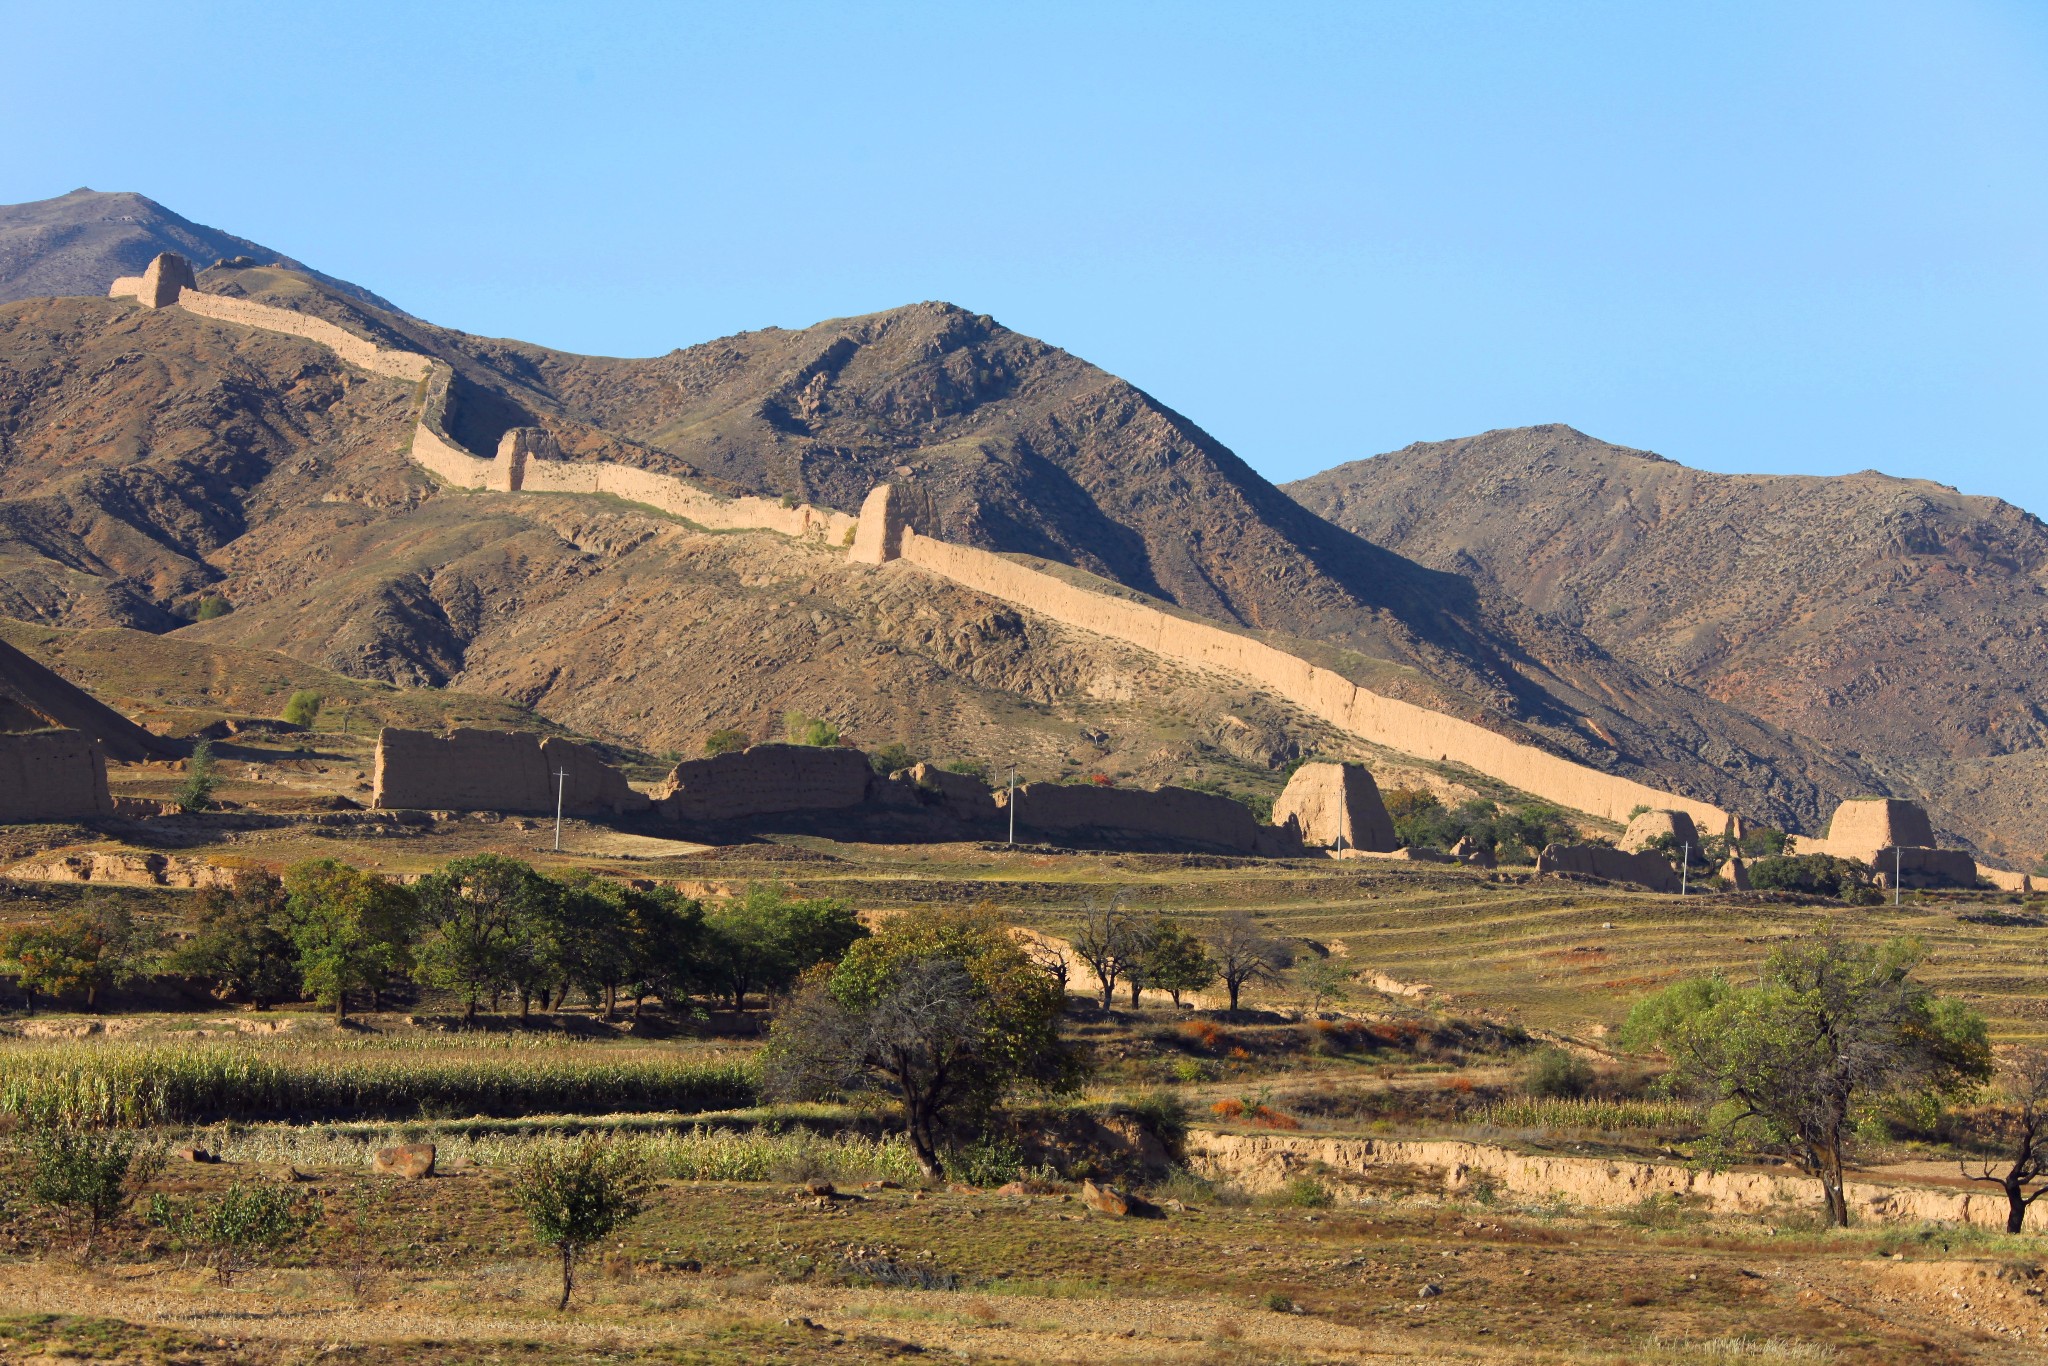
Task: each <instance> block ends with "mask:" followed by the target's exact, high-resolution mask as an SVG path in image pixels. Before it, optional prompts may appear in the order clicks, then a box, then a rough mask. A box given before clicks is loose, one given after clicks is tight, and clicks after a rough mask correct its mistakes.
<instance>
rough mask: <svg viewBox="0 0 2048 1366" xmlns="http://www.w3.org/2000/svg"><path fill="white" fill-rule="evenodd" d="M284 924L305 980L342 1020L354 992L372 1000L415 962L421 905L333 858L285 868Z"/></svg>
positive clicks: (406, 892)
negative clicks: (414, 944)
mask: <svg viewBox="0 0 2048 1366" xmlns="http://www.w3.org/2000/svg"><path fill="white" fill-rule="evenodd" d="M284 892H285V923H286V925H287V926H288V927H289V933H290V936H291V942H292V948H293V950H294V951H295V953H296V955H297V966H298V972H299V977H300V980H301V981H302V982H303V983H304V984H305V989H306V990H307V991H310V992H311V993H312V994H313V998H314V999H315V1000H317V1001H319V1002H320V1003H321V1004H322V1005H331V1006H333V1007H334V1018H335V1021H336V1022H337V1023H339V1022H340V1021H343V1020H345V1019H347V1018H348V998H349V996H350V994H351V993H356V992H369V993H371V995H372V997H373V998H374V996H375V993H376V992H378V991H380V990H381V989H382V988H383V987H384V985H385V984H386V983H387V982H389V981H390V980H391V978H392V977H393V976H395V975H396V974H398V973H401V972H403V971H405V969H406V968H407V967H408V966H409V965H410V961H411V959H410V953H409V945H410V942H411V938H412V930H413V924H414V921H415V919H416V918H417V915H418V909H419V908H418V904H417V903H416V902H415V900H414V898H413V894H412V892H411V891H409V890H408V889H406V888H404V887H401V886H399V885H398V884H396V883H394V882H390V881H387V880H386V879H384V878H381V877H378V876H377V875H376V874H374V873H366V872H364V871H362V870H361V869H359V868H351V867H349V866H348V865H347V864H345V863H341V862H338V861H336V860H334V859H314V860H311V861H309V862H306V863H298V864H294V865H293V866H291V867H290V868H287V869H286V870H285V874H284Z"/></svg>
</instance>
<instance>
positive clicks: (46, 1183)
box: [28, 1125, 163, 1262]
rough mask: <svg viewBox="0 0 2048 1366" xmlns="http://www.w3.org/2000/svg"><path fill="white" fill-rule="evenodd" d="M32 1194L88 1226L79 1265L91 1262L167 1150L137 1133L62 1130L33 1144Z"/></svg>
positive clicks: (34, 1138)
mask: <svg viewBox="0 0 2048 1366" xmlns="http://www.w3.org/2000/svg"><path fill="white" fill-rule="evenodd" d="M28 1159H29V1174H28V1194H29V1198H30V1199H32V1200H34V1201H35V1202H36V1203H38V1204H42V1205H52V1206H54V1207H56V1208H57V1209H59V1210H62V1211H64V1212H65V1213H66V1214H70V1215H74V1216H76V1217H78V1218H81V1219H83V1220H84V1221H85V1246H84V1249H83V1250H82V1251H81V1252H80V1253H79V1260H80V1261H82V1262H90V1261H91V1260H92V1254H93V1247H94V1244H96V1243H97V1242H98V1240H99V1236H100V1231H101V1230H102V1229H104V1228H105V1227H106V1226H107V1225H108V1224H110V1223H112V1222H113V1221H114V1220H115V1219H118V1218H119V1217H120V1216H121V1212H122V1211H123V1210H125V1209H127V1208H128V1206H129V1205H130V1204H131V1203H132V1202H133V1201H134V1199H135V1195H136V1190H137V1188H138V1187H139V1186H141V1185H142V1184H143V1183H145V1182H147V1181H148V1180H149V1179H150V1177H152V1176H154V1175H155V1174H156V1172H157V1170H158V1168H160V1167H161V1166H162V1165H163V1150H162V1148H161V1147H158V1146H157V1145H155V1144H150V1143H145V1142H143V1141H142V1140H140V1139H138V1138H136V1137H135V1136H134V1135H133V1134H127V1133H121V1132H119V1131H115V1130H108V1129H83V1128H74V1127H71V1126H68V1125H59V1126H55V1127H52V1128H47V1129H41V1130H38V1131H37V1132H35V1133H34V1134H32V1135H31V1136H30V1137H29V1142H28Z"/></svg>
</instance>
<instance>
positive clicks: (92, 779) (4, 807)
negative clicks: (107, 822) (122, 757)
mask: <svg viewBox="0 0 2048 1366" xmlns="http://www.w3.org/2000/svg"><path fill="white" fill-rule="evenodd" d="M113 814H114V800H113V798H112V797H110V796H108V795H107V761H106V759H105V758H104V757H103V756H102V755H101V754H100V751H99V747H98V746H97V745H95V744H93V742H92V741H91V740H90V739H89V738H87V737H86V736H84V735H82V734H80V733H79V732H77V731H75V730H43V731H31V732H28V733H26V734H10V735H0V824H23V823H26V822H30V821H63V820H90V819H92V818H93V817H95V816H111V815H113Z"/></svg>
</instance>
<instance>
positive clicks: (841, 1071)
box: [763, 906, 1076, 1180]
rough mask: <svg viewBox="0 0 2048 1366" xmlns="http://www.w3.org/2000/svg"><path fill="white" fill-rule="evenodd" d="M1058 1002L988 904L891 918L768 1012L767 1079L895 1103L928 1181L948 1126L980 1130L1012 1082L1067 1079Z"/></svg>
mask: <svg viewBox="0 0 2048 1366" xmlns="http://www.w3.org/2000/svg"><path fill="white" fill-rule="evenodd" d="M1065 1003H1066V998H1065V994H1064V993H1063V992H1061V991H1060V989H1059V987H1058V986H1057V984H1055V983H1054V982H1053V981H1052V980H1051V979H1050V978H1049V977H1048V976H1047V975H1046V973H1045V972H1044V971H1043V970H1042V969H1041V968H1040V967H1039V966H1038V965H1037V964H1036V963H1034V962H1032V960H1031V959H1030V957H1029V956H1028V955H1027V954H1026V953H1025V952H1024V950H1023V949H1022V948H1020V947H1019V946H1018V944H1017V942H1016V940H1015V939H1014V938H1013V937H1012V936H1011V934H1010V932H1009V927H1008V926H1007V925H1005V924H1004V923H1003V921H1002V919H1001V918H1000V917H998V916H997V915H996V914H995V913H994V912H993V911H991V910H990V909H989V908H988V907H986V906H976V907H973V908H970V909H964V910H963V909H947V910H942V911H939V912H937V913H935V914H931V915H915V916H911V915H906V916H898V917H896V918H895V919H893V920H890V921H889V922H888V923H887V924H885V925H884V926H883V927H882V929H881V930H880V931H879V932H877V933H876V934H875V935H874V936H872V937H871V938H868V939H864V940H862V941H861V942H859V943H857V944H855V945H853V947H851V948H850V949H848V950H847V952H846V957H845V958H844V959H843V960H842V961H841V962H840V964H839V966H838V967H837V968H836V969H834V970H833V972H832V974H831V975H830V977H828V978H826V979H825V980H823V981H822V982H819V981H814V982H812V983H811V984H810V985H809V986H808V987H806V988H805V989H804V990H803V991H802V992H800V993H799V994H798V995H797V997H796V998H795V999H793V1000H792V1001H791V1002H790V1003H789V1005H788V1006H787V1007H786V1008H785V1009H784V1010H783V1011H782V1012H781V1014H779V1015H778V1016H777V1018H776V1022H775V1026H774V1029H773V1030H772V1031H771V1033H770V1035H769V1041H768V1049H767V1053H766V1055H765V1057H764V1060H763V1077H764V1082H765V1085H766V1086H767V1088H768V1090H769V1091H770V1093H771V1094H776V1095H782V1096H787V1097H792V1098H797V1097H812V1096H819V1095H825V1094H830V1093H833V1092H837V1091H844V1090H856V1089H860V1090H872V1089H880V1090H884V1091H886V1092H889V1093H892V1094H893V1095H894V1096H895V1098H896V1100H897V1103H898V1105H899V1106H900V1107H901V1111H902V1117H903V1126H904V1132H905V1134H906V1135H907V1136H908V1138H909V1141H910V1147H911V1151H912V1152H913V1153H914V1154H915V1155H916V1157H917V1163H918V1166H919V1167H920V1168H921V1169H922V1170H923V1171H924V1173H925V1174H926V1175H927V1176H929V1177H931V1178H932V1179H934V1180H939V1179H942V1178H943V1177H944V1175H945V1167H944V1164H943V1162H942V1160H941V1158H940V1155H939V1154H940V1146H941V1139H942V1138H943V1137H944V1135H945V1134H946V1132H947V1130H948V1129H949V1128H950V1127H951V1126H953V1125H955V1124H961V1123H966V1124H969V1125H979V1124H980V1123H981V1122H982V1121H984V1120H985V1118H986V1116H987V1114H988V1112H989V1111H990V1110H991V1109H992V1108H993V1107H994V1106H995V1105H997V1104H999V1103H1000V1102H1001V1101H1002V1099H1003V1097H1004V1096H1005V1095H1007V1094H1008V1093H1009V1091H1010V1090H1011V1089H1012V1088H1014V1087H1016V1086H1017V1085H1019V1084H1022V1083H1038V1084H1041V1085H1045V1086H1049V1087H1060V1086H1063V1085H1066V1084H1069V1083H1071V1081H1072V1080H1073V1078H1074V1076H1075V1075H1076V1063H1075V1059H1074V1057H1073V1055H1072V1053H1071V1052H1070V1051H1069V1050H1068V1048H1067V1047H1066V1045H1065V1043H1064V1042H1063V1041H1062V1040H1061V1038H1060V1036H1059V1019H1060V1015H1061V1012H1062V1010H1063V1009H1064V1007H1065Z"/></svg>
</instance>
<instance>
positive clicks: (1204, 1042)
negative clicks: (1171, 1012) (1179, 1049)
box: [1179, 1020, 1229, 1053]
mask: <svg viewBox="0 0 2048 1366" xmlns="http://www.w3.org/2000/svg"><path fill="white" fill-rule="evenodd" d="M1179 1029H1180V1033H1181V1036H1182V1037H1183V1038H1185V1039H1186V1040H1187V1041H1188V1042H1189V1043H1192V1044H1194V1045H1195V1046H1196V1047H1197V1048H1203V1049H1207V1050H1208V1051H1209V1052H1211V1053H1213V1052H1215V1051H1216V1050H1217V1049H1218V1048H1219V1047H1221V1046H1222V1045H1223V1043H1224V1041H1225V1040H1226V1039H1227V1038H1228V1037H1229V1036H1228V1035H1226V1034H1225V1033H1224V1032H1223V1027H1222V1026H1221V1025H1219V1024H1217V1023H1216V1022H1215V1021H1213V1020H1187V1021H1184V1022H1183V1023H1182V1024H1181V1025H1180V1026H1179Z"/></svg>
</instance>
